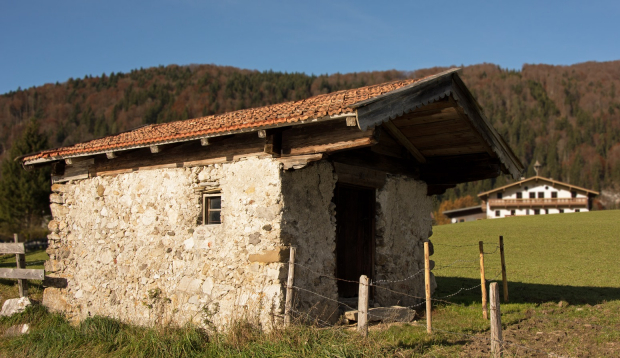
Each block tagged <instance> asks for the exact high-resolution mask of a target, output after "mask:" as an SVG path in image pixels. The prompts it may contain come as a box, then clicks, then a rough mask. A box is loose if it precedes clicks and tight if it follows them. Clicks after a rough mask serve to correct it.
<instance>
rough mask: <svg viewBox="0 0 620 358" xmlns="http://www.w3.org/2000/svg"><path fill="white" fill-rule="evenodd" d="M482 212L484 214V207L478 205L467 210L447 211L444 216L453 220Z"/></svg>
mask: <svg viewBox="0 0 620 358" xmlns="http://www.w3.org/2000/svg"><path fill="white" fill-rule="evenodd" d="M482 212H483V210H482V206H481V205H476V206H469V207H466V208H460V209H452V210H446V211H444V212H443V213H442V214H443V215H445V216H447V217H449V218H450V219H452V218H453V217H455V216H462V215H471V214H478V213H482Z"/></svg>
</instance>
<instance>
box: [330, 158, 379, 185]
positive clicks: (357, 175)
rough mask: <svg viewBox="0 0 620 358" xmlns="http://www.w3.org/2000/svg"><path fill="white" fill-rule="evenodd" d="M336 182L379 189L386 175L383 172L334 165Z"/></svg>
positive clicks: (339, 164) (340, 164) (341, 164)
mask: <svg viewBox="0 0 620 358" xmlns="http://www.w3.org/2000/svg"><path fill="white" fill-rule="evenodd" d="M334 169H335V170H336V174H337V175H338V182H340V183H346V184H353V185H360V186H366V187H371V188H377V189H380V188H382V187H383V186H384V185H385V179H386V175H387V173H386V172H384V171H379V170H374V169H369V168H363V167H357V166H353V165H349V164H343V163H334Z"/></svg>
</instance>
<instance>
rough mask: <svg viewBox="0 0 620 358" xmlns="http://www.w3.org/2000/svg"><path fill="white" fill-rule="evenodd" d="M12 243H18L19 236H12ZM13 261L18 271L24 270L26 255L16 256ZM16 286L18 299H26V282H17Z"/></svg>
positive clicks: (21, 280)
mask: <svg viewBox="0 0 620 358" xmlns="http://www.w3.org/2000/svg"><path fill="white" fill-rule="evenodd" d="M13 241H15V243H16V244H17V243H19V235H18V234H14V235H13ZM15 261H16V262H17V268H18V269H25V268H26V255H25V254H16V255H15ZM17 284H18V285H19V297H28V280H23V279H20V280H17Z"/></svg>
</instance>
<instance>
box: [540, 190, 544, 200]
mask: <svg viewBox="0 0 620 358" xmlns="http://www.w3.org/2000/svg"><path fill="white" fill-rule="evenodd" d="M544 197H545V192H544V191H539V192H538V198H539V199H544Z"/></svg>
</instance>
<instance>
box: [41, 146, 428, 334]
mask: <svg viewBox="0 0 620 358" xmlns="http://www.w3.org/2000/svg"><path fill="white" fill-rule="evenodd" d="M336 182H337V175H336V174H335V173H334V169H333V166H332V164H331V163H329V162H327V161H324V160H323V161H320V162H316V163H314V164H311V165H309V166H307V167H306V168H303V169H300V170H292V171H284V170H283V169H282V168H281V164H280V162H279V161H277V160H275V159H272V158H248V159H243V160H240V161H236V162H232V163H226V164H214V165H209V166H202V167H194V168H172V169H153V170H139V171H135V172H132V173H125V174H118V175H116V176H103V177H93V178H90V179H83V180H77V181H72V182H68V183H65V184H55V185H54V186H53V187H52V190H53V194H52V195H51V202H52V203H51V208H52V215H53V218H54V220H53V221H51V222H50V224H49V228H50V230H51V234H50V235H49V242H50V246H49V248H48V253H49V254H50V260H49V261H48V262H47V263H46V271H47V274H48V275H49V276H55V277H61V278H65V279H66V280H67V287H66V288H46V289H45V291H44V297H43V303H44V304H45V305H46V306H48V307H49V308H50V309H52V310H59V311H64V312H66V314H67V315H68V316H69V317H70V318H72V319H75V320H81V319H84V318H85V317H88V316H92V315H105V316H111V317H115V318H118V319H120V320H122V321H124V322H130V323H135V324H140V325H155V324H174V325H182V324H185V323H187V322H193V323H195V324H205V323H206V324H211V323H212V324H213V325H215V326H216V327H225V326H227V325H228V324H229V323H230V322H232V321H235V320H240V319H248V320H251V321H253V322H255V323H257V324H260V325H261V326H262V327H263V328H266V329H269V328H271V327H273V325H274V324H275V325H277V324H279V322H280V319H281V315H282V313H283V311H284V296H285V284H286V275H287V271H288V265H287V261H288V256H287V253H288V247H289V246H290V245H294V246H296V247H297V262H298V263H300V264H302V265H304V266H305V267H306V269H307V270H308V271H304V268H302V267H299V268H297V270H296V278H295V279H296V281H295V284H296V285H297V286H299V287H302V288H305V289H307V290H311V291H314V292H317V293H320V294H321V295H323V296H325V297H329V298H331V299H337V298H338V297H337V296H338V294H337V286H336V282H335V281H334V280H333V279H331V278H330V277H332V276H333V274H334V272H335V265H336V262H335V249H336V247H335V246H336V245H335V242H336V241H335V240H336V239H335V237H336V236H335V235H336V221H335V213H336V210H337V208H336V207H335V205H334V204H333V203H332V197H333V192H334V187H335V184H336ZM215 188H219V189H220V190H221V197H222V211H221V216H222V224H221V225H202V223H201V219H200V218H201V204H200V203H201V198H202V193H203V192H204V191H205V190H208V189H215ZM430 211H431V201H430V198H429V197H427V196H426V184H425V183H423V182H419V181H415V180H411V179H407V178H404V177H399V176H389V177H388V179H387V181H386V184H385V186H384V187H383V188H382V189H380V190H377V217H376V228H377V230H376V232H377V237H376V239H377V254H376V275H377V278H378V279H382V278H385V279H388V280H396V279H401V278H404V277H406V276H407V275H410V274H411V273H414V272H415V271H417V270H418V269H419V268H421V267H423V255H422V242H423V241H424V240H426V239H427V238H428V236H429V235H430V231H431V223H430V217H429V215H430ZM317 273H319V274H320V275H317ZM423 287H424V285H423V275H422V276H421V277H420V278H419V279H415V280H409V281H404V282H403V283H400V284H398V285H397V286H392V288H394V289H398V290H405V291H406V292H409V293H410V294H412V295H416V296H418V295H419V296H423ZM375 295H376V296H375V302H377V303H378V304H383V305H385V304H395V303H399V304H405V305H408V304H413V303H414V302H413V301H407V300H405V301H403V299H402V298H398V297H393V296H390V295H387V294H385V293H382V292H380V290H376V294H375ZM296 309H297V310H302V311H304V312H309V311H313V312H314V313H313V314H316V315H318V316H320V317H322V318H323V319H327V320H330V321H332V322H334V321H335V320H336V319H337V318H338V309H337V305H336V304H335V303H334V302H333V301H328V300H324V299H321V298H320V297H319V296H316V295H312V294H309V293H304V292H303V291H299V292H298V293H297V298H296Z"/></svg>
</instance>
